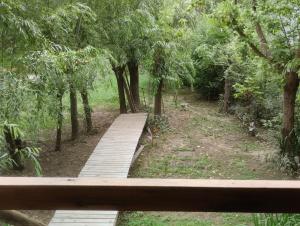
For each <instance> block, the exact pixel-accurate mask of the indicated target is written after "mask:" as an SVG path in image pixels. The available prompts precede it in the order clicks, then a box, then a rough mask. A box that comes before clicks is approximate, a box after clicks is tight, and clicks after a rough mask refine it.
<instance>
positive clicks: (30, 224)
mask: <svg viewBox="0 0 300 226" xmlns="http://www.w3.org/2000/svg"><path fill="white" fill-rule="evenodd" d="M0 218H1V220H3V221H5V222H7V223H9V224H13V225H15V226H46V225H45V224H43V223H41V222H39V221H37V220H34V219H32V218H29V217H28V216H26V215H25V214H23V213H21V212H19V211H16V210H1V211H0Z"/></svg>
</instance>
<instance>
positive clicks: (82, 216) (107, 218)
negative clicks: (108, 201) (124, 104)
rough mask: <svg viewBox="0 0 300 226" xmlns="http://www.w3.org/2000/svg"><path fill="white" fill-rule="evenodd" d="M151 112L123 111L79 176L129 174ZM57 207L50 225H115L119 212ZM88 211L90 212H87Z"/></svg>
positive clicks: (115, 176)
mask: <svg viewBox="0 0 300 226" xmlns="http://www.w3.org/2000/svg"><path fill="white" fill-rule="evenodd" d="M146 119H147V114H144V113H139V114H123V115H120V116H119V117H118V118H117V119H116V120H115V121H114V122H113V124H112V125H111V127H110V128H109V129H108V130H107V132H106V133H105V134H104V136H103V137H102V138H101V140H100V142H99V143H98V145H97V147H96V149H95V150H94V152H93V154H92V155H91V156H90V158H89V160H88V161H87V163H86V165H85V166H84V168H83V169H82V171H81V172H80V174H79V177H101V178H126V177H127V175H128V172H129V168H130V165H131V161H132V158H133V155H134V152H135V150H136V147H137V144H138V141H139V139H140V136H141V134H142V132H143V128H144V126H145V123H146ZM62 213H64V212H61V211H56V213H55V215H54V217H53V219H52V220H51V222H50V224H49V225H50V226H56V225H66V226H67V225H70V226H71V225H74V226H93V225H97V226H111V225H115V221H116V219H117V215H118V212H117V211H114V212H110V214H109V215H108V214H107V212H100V211H98V212H91V211H89V212H75V211H73V212H71V213H70V214H69V215H67V216H66V215H64V214H62ZM87 215H88V216H87Z"/></svg>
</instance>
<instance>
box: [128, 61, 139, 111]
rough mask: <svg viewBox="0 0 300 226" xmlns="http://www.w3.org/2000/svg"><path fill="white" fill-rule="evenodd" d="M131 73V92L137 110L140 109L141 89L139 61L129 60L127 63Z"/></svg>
mask: <svg viewBox="0 0 300 226" xmlns="http://www.w3.org/2000/svg"><path fill="white" fill-rule="evenodd" d="M127 66H128V70H129V75H130V92H131V94H132V99H133V103H134V106H135V107H136V109H137V110H139V109H140V91H139V64H138V62H137V61H135V60H133V61H129V62H128V63H127Z"/></svg>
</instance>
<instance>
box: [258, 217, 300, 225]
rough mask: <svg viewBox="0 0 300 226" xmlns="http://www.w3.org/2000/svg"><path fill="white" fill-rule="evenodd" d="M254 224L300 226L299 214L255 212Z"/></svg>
mask: <svg viewBox="0 0 300 226" xmlns="http://www.w3.org/2000/svg"><path fill="white" fill-rule="evenodd" d="M253 224H254V226H299V225H300V215H299V214H254V215H253Z"/></svg>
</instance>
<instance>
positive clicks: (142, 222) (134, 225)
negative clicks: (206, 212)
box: [119, 212, 213, 226]
mask: <svg viewBox="0 0 300 226" xmlns="http://www.w3.org/2000/svg"><path fill="white" fill-rule="evenodd" d="M121 219H122V220H121V223H120V224H119V226H168V225H172V226H213V224H212V222H211V221H209V220H201V219H191V218H178V217H174V216H156V215H151V214H146V213H141V212H137V213H131V214H126V215H125V216H124V217H123V218H121Z"/></svg>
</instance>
